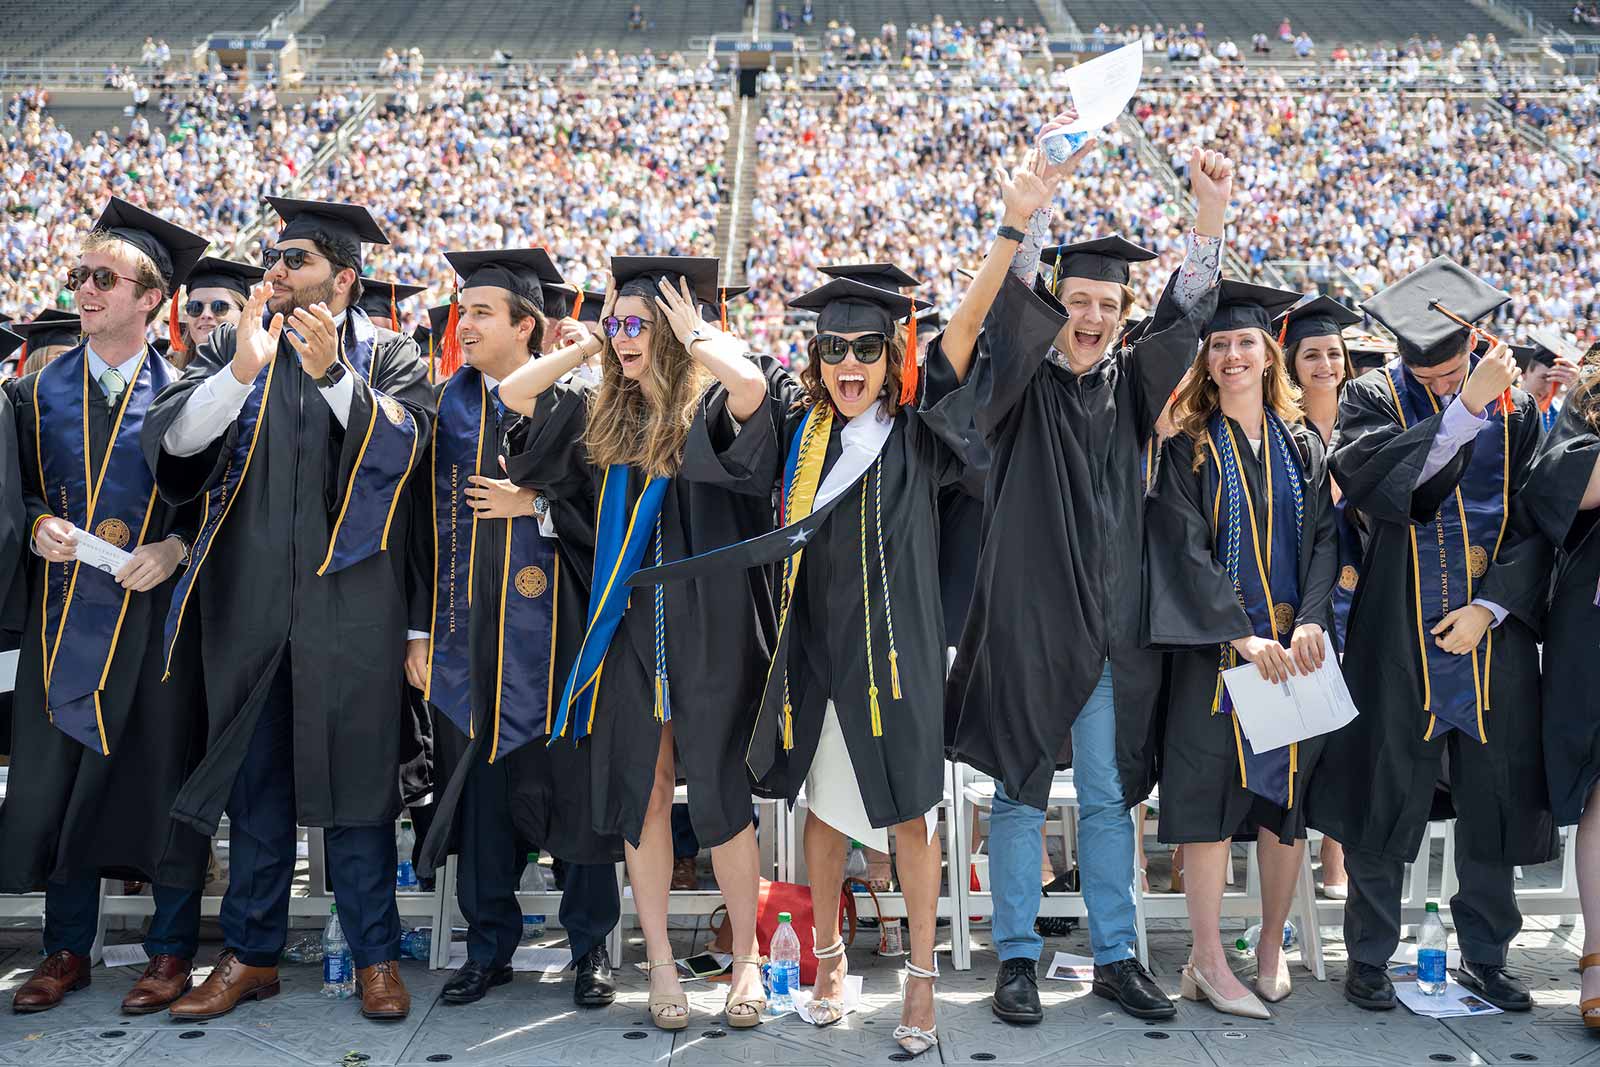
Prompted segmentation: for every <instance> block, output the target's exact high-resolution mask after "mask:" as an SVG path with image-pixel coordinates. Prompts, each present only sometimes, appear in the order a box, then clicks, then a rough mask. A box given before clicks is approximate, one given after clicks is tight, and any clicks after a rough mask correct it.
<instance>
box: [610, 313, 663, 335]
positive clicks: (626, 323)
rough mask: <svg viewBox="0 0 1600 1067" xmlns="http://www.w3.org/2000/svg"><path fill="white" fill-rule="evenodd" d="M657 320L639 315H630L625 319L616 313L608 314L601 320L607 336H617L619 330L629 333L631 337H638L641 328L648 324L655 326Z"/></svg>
mask: <svg viewBox="0 0 1600 1067" xmlns="http://www.w3.org/2000/svg"><path fill="white" fill-rule="evenodd" d="M655 322H656V320H655V319H644V318H640V317H639V316H638V315H629V316H628V317H627V318H625V319H619V318H617V317H616V316H615V315H608V316H606V318H604V319H603V320H601V322H600V328H601V329H603V330H605V332H606V336H607V337H615V336H617V333H618V331H621V332H622V333H625V334H627V335H628V336H629V337H638V336H639V332H640V331H641V330H643V329H644V328H645V327H646V326H654V325H655Z"/></svg>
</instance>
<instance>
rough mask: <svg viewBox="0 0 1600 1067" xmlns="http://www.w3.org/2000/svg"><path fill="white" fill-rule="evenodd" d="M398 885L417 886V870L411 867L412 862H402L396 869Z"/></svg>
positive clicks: (396, 882)
mask: <svg viewBox="0 0 1600 1067" xmlns="http://www.w3.org/2000/svg"><path fill="white" fill-rule="evenodd" d="M395 884H396V885H416V884H417V870H416V868H415V867H413V866H412V865H411V861H410V860H401V861H400V863H399V864H398V865H397V866H396V867H395Z"/></svg>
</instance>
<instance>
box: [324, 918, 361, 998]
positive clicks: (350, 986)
mask: <svg viewBox="0 0 1600 1067" xmlns="http://www.w3.org/2000/svg"><path fill="white" fill-rule="evenodd" d="M355 992H356V965H355V961H354V960H353V959H351V958H350V942H348V941H346V940H345V939H344V931H343V930H342V929H340V928H339V905H337V904H330V905H329V906H328V925H327V926H324V927H323V928H322V995H323V996H325V997H334V998H337V999H340V1000H343V999H344V998H345V997H351V996H354V995H355Z"/></svg>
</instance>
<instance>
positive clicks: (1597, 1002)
mask: <svg viewBox="0 0 1600 1067" xmlns="http://www.w3.org/2000/svg"><path fill="white" fill-rule="evenodd" d="M1590 967H1600V952H1591V953H1589V954H1588V955H1587V956H1585V957H1583V959H1581V960H1579V961H1578V974H1579V976H1580V977H1581V976H1582V975H1583V972H1584V971H1587V970H1588V969H1589V968H1590ZM1590 1012H1597V1013H1600V997H1590V998H1589V999H1588V1000H1583V1001H1579V1002H1578V1015H1579V1016H1580V1017H1581V1018H1582V1019H1583V1025H1584V1027H1585V1029H1589V1030H1600V1014H1595V1015H1591V1014H1589V1013H1590Z"/></svg>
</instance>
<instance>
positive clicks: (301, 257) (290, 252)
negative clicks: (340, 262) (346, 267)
mask: <svg viewBox="0 0 1600 1067" xmlns="http://www.w3.org/2000/svg"><path fill="white" fill-rule="evenodd" d="M280 259H281V260H283V262H284V263H285V264H286V265H287V266H288V268H289V269H290V270H299V269H300V268H301V267H303V266H305V265H306V260H308V259H321V260H327V262H329V263H332V262H333V260H331V259H328V257H327V256H319V255H317V254H316V253H315V252H311V251H308V250H307V249H304V248H269V249H267V250H266V251H265V252H263V253H261V265H262V266H263V267H266V268H267V269H268V270H271V269H272V268H273V267H276V266H277V265H278V260H280Z"/></svg>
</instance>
